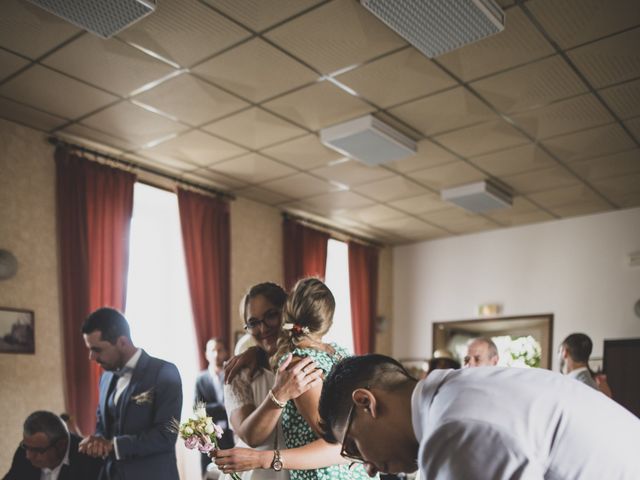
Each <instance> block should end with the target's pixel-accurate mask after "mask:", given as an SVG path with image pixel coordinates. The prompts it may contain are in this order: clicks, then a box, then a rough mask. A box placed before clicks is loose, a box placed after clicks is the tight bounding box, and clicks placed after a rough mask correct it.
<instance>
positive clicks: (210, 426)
mask: <svg viewBox="0 0 640 480" xmlns="http://www.w3.org/2000/svg"><path fill="white" fill-rule="evenodd" d="M214 430H215V428H213V424H211V423H207V426H206V427H204V431H205V433H206V434H207V435H211V434H212V433H213V431H214Z"/></svg>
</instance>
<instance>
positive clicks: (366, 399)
mask: <svg viewBox="0 0 640 480" xmlns="http://www.w3.org/2000/svg"><path fill="white" fill-rule="evenodd" d="M351 398H352V399H353V403H354V404H355V406H356V408H361V409H363V410H364V411H365V412H366V413H368V414H369V415H371V417H373V418H376V415H377V410H376V409H377V400H376V397H375V396H374V395H373V393H372V392H371V390H368V389H366V388H356V389H355V390H354V391H353V393H352V394H351Z"/></svg>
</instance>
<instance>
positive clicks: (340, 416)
mask: <svg viewBox="0 0 640 480" xmlns="http://www.w3.org/2000/svg"><path fill="white" fill-rule="evenodd" d="M319 410H320V412H319V413H320V417H321V419H322V420H321V421H322V426H323V429H324V435H323V437H324V439H325V440H326V441H328V442H330V443H338V442H342V456H343V457H345V458H349V459H351V461H353V462H361V463H364V466H365V468H366V470H367V472H368V473H369V474H370V475H373V474H375V473H376V472H388V473H399V472H413V471H415V470H417V469H418V468H419V469H420V474H421V478H422V479H425V480H432V479H437V480H445V479H462V480H466V479H474V480H478V479H504V480H507V479H510V480H515V479H521V480H523V479H527V480H533V479H536V480H537V479H539V480H542V479H565V478H566V479H568V478H575V479H578V478H579V479H581V480H583V479H584V480H591V479H603V478H615V479H620V480H622V479H629V480H632V479H640V456H639V455H638V449H637V441H638V438H640V420H639V419H638V418H636V417H635V416H633V415H632V414H631V413H630V412H628V411H627V410H625V409H624V408H622V407H621V406H620V405H618V404H617V403H615V402H613V401H612V400H610V399H609V398H607V397H606V396H604V395H602V394H601V393H599V392H597V391H595V390H593V389H591V388H588V387H586V386H585V385H583V384H581V383H579V382H574V381H570V380H568V379H566V378H565V377H563V376H561V375H558V374H557V373H553V372H550V371H547V370H542V369H533V368H532V369H524V368H500V367H496V368H469V369H463V370H436V371H434V372H432V373H430V374H429V375H428V376H427V378H426V379H424V380H422V381H419V382H418V381H417V380H415V379H413V378H412V377H411V376H410V374H409V373H408V372H407V371H406V370H405V368H404V367H403V366H402V365H401V364H400V363H398V362H397V361H396V360H394V359H392V358H390V357H386V356H384V355H364V356H361V357H351V358H346V359H344V360H342V361H341V362H340V363H339V364H337V365H336V366H335V368H334V370H333V371H332V372H331V374H330V375H329V376H328V377H327V379H326V380H325V382H324V385H323V388H322V394H321V397H320V407H319Z"/></svg>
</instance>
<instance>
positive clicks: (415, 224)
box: [376, 217, 448, 240]
mask: <svg viewBox="0 0 640 480" xmlns="http://www.w3.org/2000/svg"><path fill="white" fill-rule="evenodd" d="M376 228H379V229H381V230H384V231H387V232H389V233H392V234H395V235H399V236H401V237H404V238H406V239H408V240H430V239H434V238H441V237H445V236H447V235H448V233H447V232H446V231H444V230H442V229H441V228H438V227H436V226H434V225H429V224H428V223H426V222H423V221H421V220H419V219H417V218H414V217H402V218H395V219H391V220H384V221H379V222H376Z"/></svg>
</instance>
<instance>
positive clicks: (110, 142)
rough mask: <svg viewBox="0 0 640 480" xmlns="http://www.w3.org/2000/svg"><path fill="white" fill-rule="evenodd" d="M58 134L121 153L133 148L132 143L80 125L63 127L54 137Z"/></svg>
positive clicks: (74, 124)
mask: <svg viewBox="0 0 640 480" xmlns="http://www.w3.org/2000/svg"><path fill="white" fill-rule="evenodd" d="M59 134H61V135H66V136H72V137H76V138H79V139H82V140H89V141H92V142H95V143H97V144H100V145H106V146H109V147H113V148H115V149H118V150H122V151H125V150H131V149H133V148H134V145H133V144H132V143H130V142H127V141H126V140H124V139H122V138H118V137H114V136H113V135H109V134H107V133H104V132H100V131H98V130H95V129H93V128H89V127H87V126H84V125H82V124H80V123H73V124H71V125H69V126H68V127H65V128H64V129H63V130H59V131H57V132H56V135H59Z"/></svg>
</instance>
